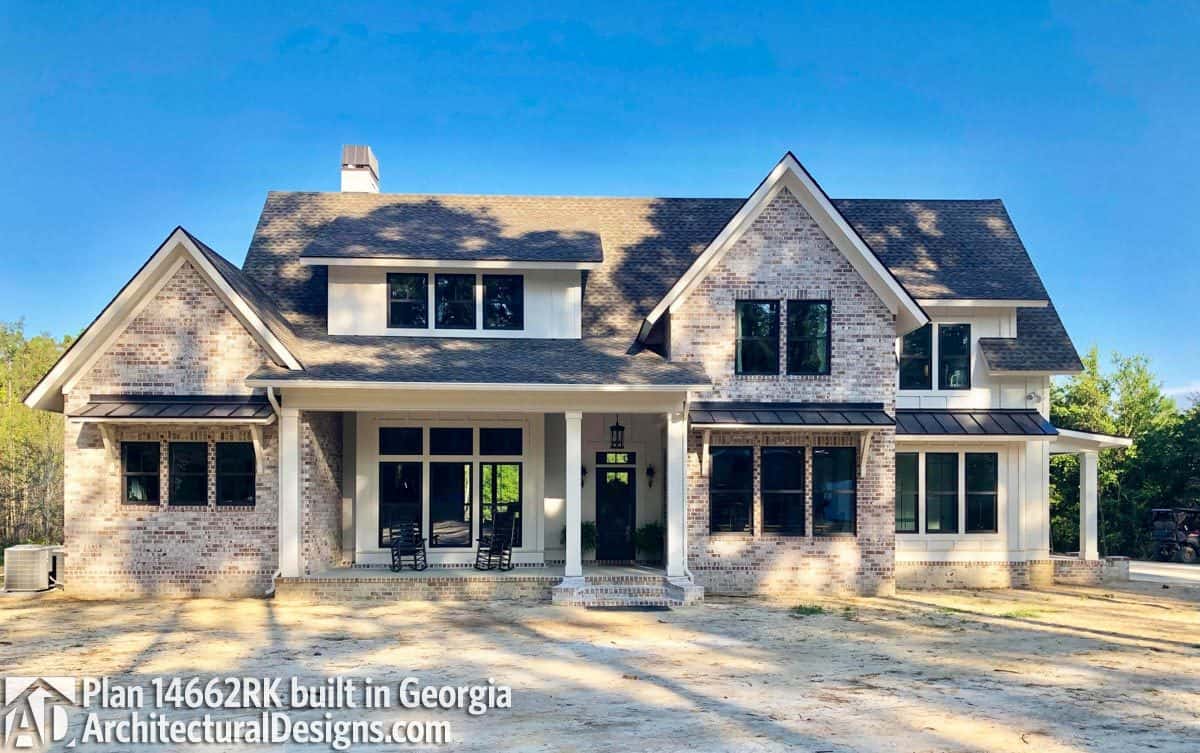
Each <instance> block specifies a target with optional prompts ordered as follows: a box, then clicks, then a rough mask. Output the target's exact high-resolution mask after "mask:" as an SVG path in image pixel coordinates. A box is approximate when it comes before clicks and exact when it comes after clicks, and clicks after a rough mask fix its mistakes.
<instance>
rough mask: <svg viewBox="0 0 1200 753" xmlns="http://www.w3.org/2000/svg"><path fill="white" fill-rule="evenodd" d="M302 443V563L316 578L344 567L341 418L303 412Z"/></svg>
mask: <svg viewBox="0 0 1200 753" xmlns="http://www.w3.org/2000/svg"><path fill="white" fill-rule="evenodd" d="M300 442H301V446H300V504H301V507H302V514H303V529H302V531H301V537H302V541H301V545H300V561H301V567H303V568H304V572H305V573H308V574H312V573H319V572H321V571H322V570H324V569H326V568H329V567H336V566H338V565H341V564H343V563H342V481H341V479H342V417H341V414H340V413H309V412H303V411H302V412H301V413H300ZM346 564H349V563H346Z"/></svg>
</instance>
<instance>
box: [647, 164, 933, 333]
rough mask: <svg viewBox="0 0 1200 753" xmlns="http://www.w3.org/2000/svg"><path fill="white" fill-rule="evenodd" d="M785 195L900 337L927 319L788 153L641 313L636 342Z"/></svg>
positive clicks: (918, 305)
mask: <svg viewBox="0 0 1200 753" xmlns="http://www.w3.org/2000/svg"><path fill="white" fill-rule="evenodd" d="M784 190H787V191H790V192H791V193H792V195H793V196H795V197H796V200H797V201H799V202H800V204H801V205H802V206H803V207H804V208H805V210H807V211H808V213H809V214H810V215H812V217H813V219H814V220H816V222H817V224H818V225H819V226H820V227H821V230H822V231H823V232H824V233H825V234H826V235H827V236H828V237H829V239H830V240H831V241H833V243H834V245H835V246H837V248H838V249H839V250H840V251H841V252H842V254H843V255H844V256H845V257H846V260H847V261H849V262H850V264H851V265H852V266H853V267H854V269H855V271H857V272H858V273H859V275H861V276H862V278H863V279H864V280H865V281H866V282H867V284H868V285H870V286H871V289H872V290H874V291H875V293H876V294H877V295H878V296H879V298H880V300H882V301H883V303H884V304H885V305H886V306H887V307H888V310H889V311H891V312H892V313H893V314H895V315H896V328H897V331H898V332H899V333H906V332H911V331H912V330H914V329H917V328H918V327H920V326H922V325H924V324H925V323H926V322H928V321H929V317H928V316H927V315H926V313H925V312H924V311H923V310H922V308H921V306H920V304H919V303H918V302H917V301H916V300H915V299H913V297H912V296H911V295H909V294H908V291H906V290H905V289H904V287H903V286H902V285H901V284H900V282H899V280H897V279H896V277H895V276H894V275H893V274H892V273H891V271H890V270H888V268H887V267H885V266H884V265H883V263H882V262H880V261H879V259H878V258H877V257H876V256H875V254H874V253H873V252H872V251H871V249H870V248H869V247H868V246H867V244H866V243H865V242H864V241H863V239H862V238H861V237H860V236H859V235H858V233H857V232H856V231H855V230H854V228H852V227H851V226H850V223H848V222H846V218H845V217H843V216H842V214H841V212H839V211H838V210H837V208H836V207H834V205H833V202H831V201H830V200H829V197H828V196H827V195H826V194H825V191H824V190H823V189H822V188H821V186H820V185H819V184H818V183H817V182H816V180H814V179H813V177H812V176H811V175H809V173H808V171H807V170H805V169H804V166H803V165H801V164H800V162H799V160H797V159H796V157H795V155H793V154H792V153H791V152H788V153H787V154H785V155H784V156H783V159H781V160H780V161H779V163H778V164H777V165H775V168H774V169H773V170H771V172H770V173H769V174H768V175H767V177H766V178H765V179H764V180H763V181H762V183H760V184H759V185H758V188H756V189H755V190H754V193H752V194H750V197H749V198H748V199H746V202H745V203H744V204H742V207H741V208H740V209H739V210H738V211H737V214H735V215H734V216H733V218H732V219H730V220H729V222H728V223H726V225H725V227H724V228H723V229H722V230H721V232H720V233H718V234H717V237H715V238H713V240H712V241H711V242H710V243H709V244H708V246H707V247H706V248H705V249H704V252H703V253H701V254H700V256H698V257H697V258H696V260H695V261H694V262H692V265H691V266H690V267H689V268H688V270H687V271H686V272H684V273H683V275H682V276H681V277H680V278H679V279H678V280H677V281H676V282H675V284H674V285H673V286H672V287H671V289H670V290H669V291H667V294H666V295H665V296H663V298H662V300H660V301H659V302H658V303H657V304H656V305H655V306H654V308H653V309H652V310H651V311H650V313H649V314H647V315H646V318H645V320H644V321H643V322H642V328H641V331H640V332H639V335H638V337H639V339H644V338H645V337H646V336H647V335H649V333H650V330H651V328H652V327H653V326H654V324H655V322H657V321H658V320H659V318H661V317H662V315H663V314H666V313H674V312H675V311H676V310H678V308H679V306H680V305H682V303H683V302H684V300H686V299H687V296H688V295H689V294H690V293H691V292H692V291H693V290H694V289H695V287H696V285H698V284H699V283H700V281H701V280H703V279H704V277H705V276H706V275H707V274H708V273H709V271H711V270H712V268H713V267H714V266H715V265H716V264H717V263H718V262H719V261H720V260H721V259H722V258H723V257H724V255H725V254H726V253H727V252H728V251H729V249H730V248H732V247H733V245H734V244H735V243H736V242H737V240H738V239H739V238H741V236H742V235H743V234H744V233H745V232H746V231H747V230H748V229H749V228H750V226H751V225H753V224H754V221H755V220H756V219H757V218H758V216H759V215H760V214H761V213H762V211H763V210H764V209H765V208H766V207H767V206H768V205H769V204H770V203H771V201H772V200H773V199H774V198H775V197H776V196H778V195H779V193H780V192H781V191H784Z"/></svg>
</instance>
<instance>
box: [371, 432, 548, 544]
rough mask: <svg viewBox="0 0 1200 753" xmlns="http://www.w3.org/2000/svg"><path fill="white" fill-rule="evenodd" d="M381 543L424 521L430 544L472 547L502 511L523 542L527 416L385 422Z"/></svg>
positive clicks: (380, 452) (381, 460)
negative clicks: (519, 418)
mask: <svg viewBox="0 0 1200 753" xmlns="http://www.w3.org/2000/svg"><path fill="white" fill-rule="evenodd" d="M375 440H376V441H377V442H378V470H379V476H378V479H379V487H378V505H379V516H378V542H379V547H380V548H381V549H384V548H387V547H388V546H390V544H391V529H392V528H393V527H397V526H401V525H411V524H412V523H418V524H419V525H420V528H421V532H422V535H423V536H424V537H425V538H426V540H427V542H428V544H429V547H430V549H434V550H458V551H462V550H470V549H473V548H474V546H475V543H476V539H478V538H479V537H480V536H481V535H482V534H484V533H487V532H488V531H489V530H490V529H491V526H492V525H494V523H495V521H496V520H497V518H498V516H501V515H511V516H513V518H514V523H515V525H516V541H515V546H517V547H520V545H521V541H522V533H521V528H522V523H523V512H524V510H523V501H524V499H525V496H526V490H525V483H526V478H525V474H524V473H523V468H524V463H525V461H526V459H527V458H526V456H527V454H528V451H527V449H526V447H527V442H528V441H529V438H528V427H527V426H526V425H525V424H524V422H521V421H513V420H497V421H477V422H436V423H427V422H420V421H406V420H403V419H399V420H396V421H390V420H389V421H384V422H380V423H379V425H378V428H377V432H376V437H375Z"/></svg>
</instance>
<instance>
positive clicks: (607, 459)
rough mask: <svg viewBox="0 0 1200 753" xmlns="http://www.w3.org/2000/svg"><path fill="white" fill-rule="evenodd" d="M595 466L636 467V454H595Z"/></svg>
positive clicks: (622, 452) (621, 452) (610, 452)
mask: <svg viewBox="0 0 1200 753" xmlns="http://www.w3.org/2000/svg"><path fill="white" fill-rule="evenodd" d="M596 465H637V453H636V452H625V451H623V450H622V451H620V452H614V451H611V450H610V451H607V452H597V453H596Z"/></svg>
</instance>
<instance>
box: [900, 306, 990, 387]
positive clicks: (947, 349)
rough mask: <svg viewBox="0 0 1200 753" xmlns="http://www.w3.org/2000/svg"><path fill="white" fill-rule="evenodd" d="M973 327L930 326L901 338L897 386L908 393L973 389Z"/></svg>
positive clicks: (961, 323)
mask: <svg viewBox="0 0 1200 753" xmlns="http://www.w3.org/2000/svg"><path fill="white" fill-rule="evenodd" d="M972 344H973V341H972V339H971V325H970V324H968V323H965V322H953V323H952V322H939V323H937V324H933V323H930V324H926V325H925V326H924V327H921V328H920V329H916V330H913V331H912V332H909V333H908V334H906V335H904V336H903V337H901V338H900V341H899V346H898V351H897V354H898V357H899V368H898V376H897V386H898V387H899V389H901V390H905V391H931V390H969V389H971V360H972V353H973V351H972Z"/></svg>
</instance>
